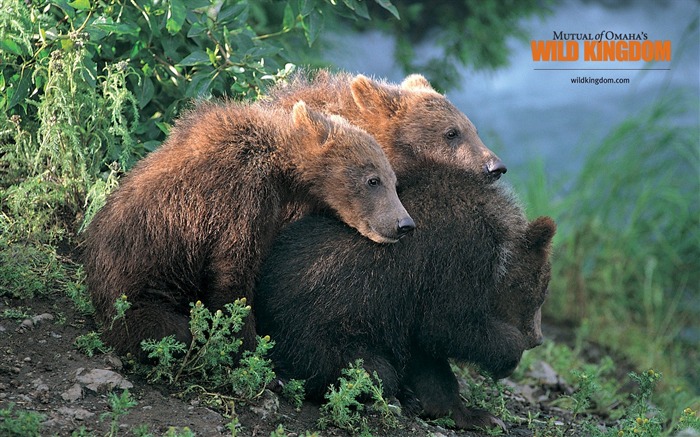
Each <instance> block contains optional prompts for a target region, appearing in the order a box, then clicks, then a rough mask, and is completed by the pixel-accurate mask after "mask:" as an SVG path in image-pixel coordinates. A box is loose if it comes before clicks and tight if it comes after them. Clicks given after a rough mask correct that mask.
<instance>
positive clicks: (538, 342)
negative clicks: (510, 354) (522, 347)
mask: <svg viewBox="0 0 700 437" xmlns="http://www.w3.org/2000/svg"><path fill="white" fill-rule="evenodd" d="M542 343H544V337H543V336H542V335H537V336H535V337H534V338H532V339H530V347H529V348H528V349H533V348H536V347H537V346H542Z"/></svg>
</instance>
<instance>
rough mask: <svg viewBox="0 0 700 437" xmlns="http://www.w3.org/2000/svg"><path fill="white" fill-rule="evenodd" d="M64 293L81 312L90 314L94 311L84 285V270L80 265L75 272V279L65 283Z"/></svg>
mask: <svg viewBox="0 0 700 437" xmlns="http://www.w3.org/2000/svg"><path fill="white" fill-rule="evenodd" d="M66 294H67V295H68V297H69V298H70V299H71V300H72V301H73V303H74V304H75V307H76V308H77V309H78V311H80V313H81V314H84V315H91V314H94V313H95V307H94V306H92V301H91V300H90V296H89V295H88V293H87V289H86V287H85V271H84V270H83V267H82V266H80V267H79V268H78V269H77V271H76V272H75V279H74V280H72V281H69V282H68V283H67V284H66Z"/></svg>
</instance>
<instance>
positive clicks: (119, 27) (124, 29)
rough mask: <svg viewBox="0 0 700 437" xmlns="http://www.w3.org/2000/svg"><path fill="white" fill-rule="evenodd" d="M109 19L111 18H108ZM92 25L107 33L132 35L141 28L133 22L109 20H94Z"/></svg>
mask: <svg viewBox="0 0 700 437" xmlns="http://www.w3.org/2000/svg"><path fill="white" fill-rule="evenodd" d="M110 20H111V19H110ZM93 26H94V27H96V28H98V29H100V30H102V31H104V32H107V33H113V34H115V35H133V36H137V35H138V34H139V31H140V30H141V28H139V27H138V26H136V25H135V24H128V23H111V22H98V21H95V22H94V23H93Z"/></svg>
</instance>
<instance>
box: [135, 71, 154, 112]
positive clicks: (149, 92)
mask: <svg viewBox="0 0 700 437" xmlns="http://www.w3.org/2000/svg"><path fill="white" fill-rule="evenodd" d="M142 82H143V85H142V87H141V92H140V93H139V95H138V98H139V107H140V108H141V109H143V108H144V107H145V106H146V105H148V103H149V102H150V101H151V100H152V99H153V95H154V94H155V87H154V86H153V81H152V80H151V78H150V77H144V78H143V79H142Z"/></svg>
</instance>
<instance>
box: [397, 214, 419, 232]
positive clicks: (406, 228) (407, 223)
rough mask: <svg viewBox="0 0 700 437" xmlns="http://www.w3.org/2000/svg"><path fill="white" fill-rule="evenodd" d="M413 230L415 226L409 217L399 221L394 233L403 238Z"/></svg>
mask: <svg viewBox="0 0 700 437" xmlns="http://www.w3.org/2000/svg"><path fill="white" fill-rule="evenodd" d="M414 229H416V224H415V223H414V222H413V219H412V218H411V217H404V218H402V219H401V220H399V223H398V228H397V229H396V231H397V232H398V234H399V236H403V235H406V234H408V233H409V232H411V231H412V230H414Z"/></svg>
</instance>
